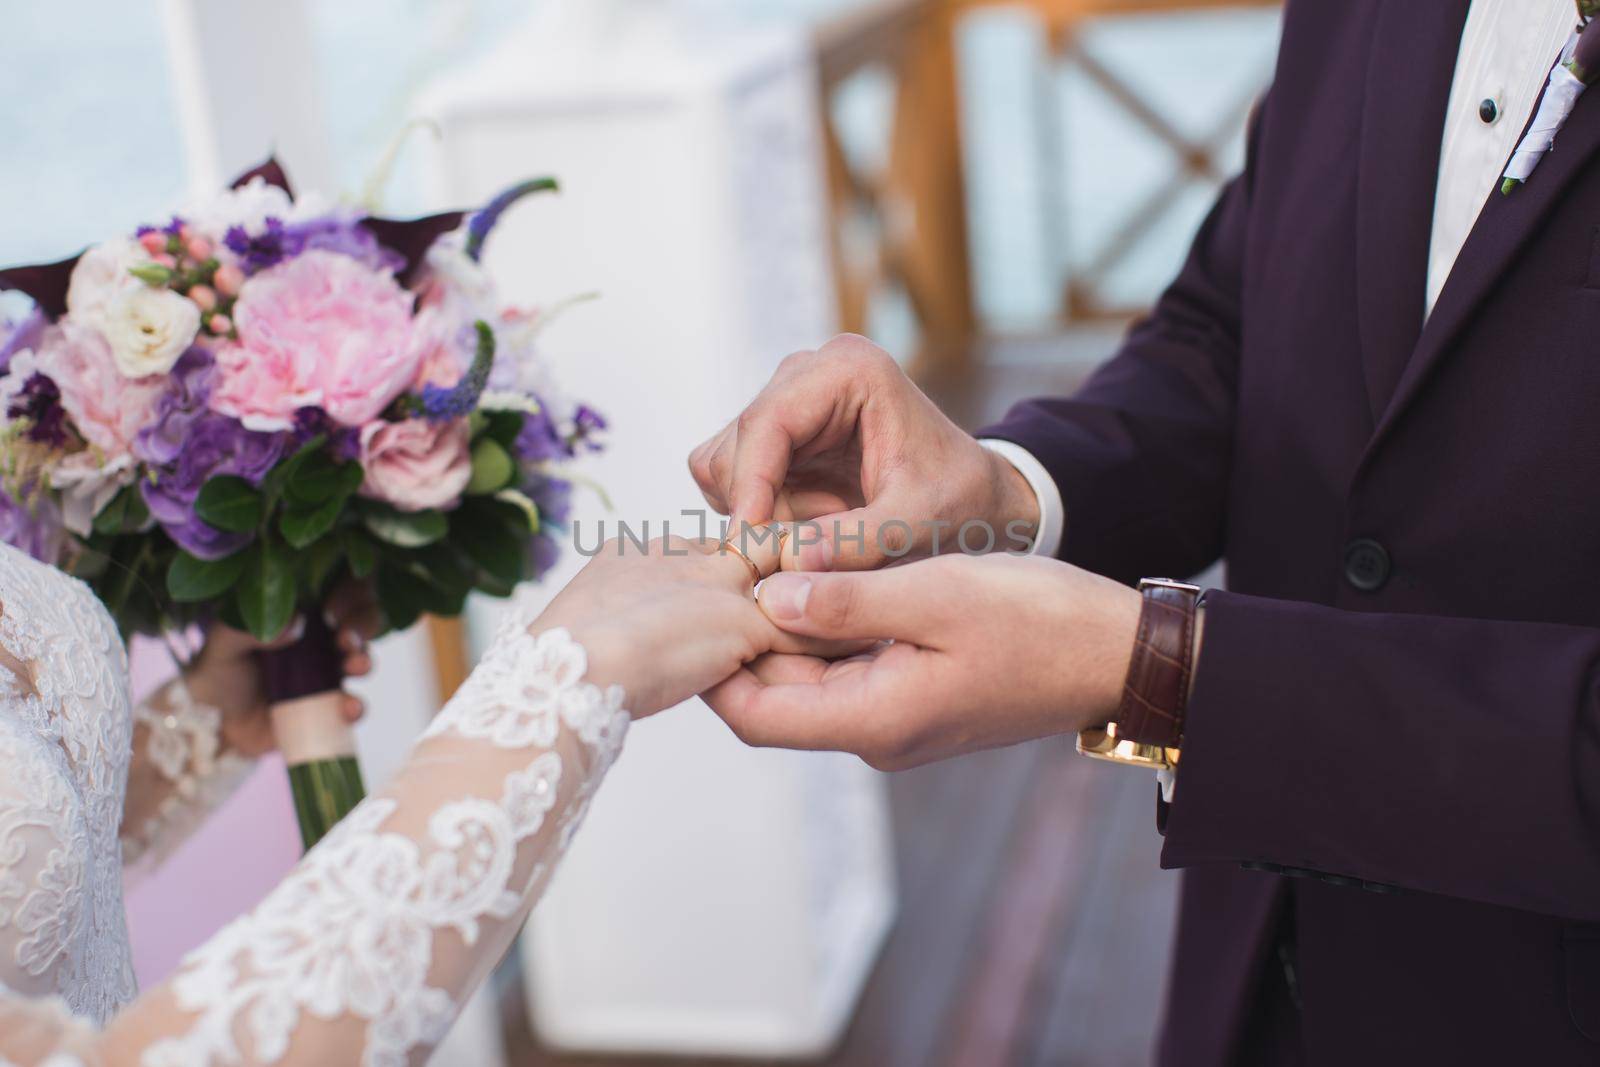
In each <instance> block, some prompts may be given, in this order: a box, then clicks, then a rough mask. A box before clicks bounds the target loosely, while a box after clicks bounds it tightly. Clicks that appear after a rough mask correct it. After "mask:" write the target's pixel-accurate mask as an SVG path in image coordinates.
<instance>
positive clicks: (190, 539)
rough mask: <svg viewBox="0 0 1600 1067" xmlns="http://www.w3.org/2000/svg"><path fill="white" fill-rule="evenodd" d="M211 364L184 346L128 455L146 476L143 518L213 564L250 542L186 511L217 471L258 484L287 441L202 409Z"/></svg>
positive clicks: (199, 352)
mask: <svg viewBox="0 0 1600 1067" xmlns="http://www.w3.org/2000/svg"><path fill="white" fill-rule="evenodd" d="M215 373H216V365H215V362H214V361H213V359H212V356H211V353H210V352H208V351H206V350H205V349H203V348H191V349H189V351H187V352H185V353H184V354H183V356H182V357H180V358H179V360H178V362H177V364H176V365H175V366H174V367H173V369H172V385H171V388H170V389H169V390H168V391H167V392H166V393H165V394H163V395H162V396H161V398H160V400H158V401H157V403H156V419H155V421H154V422H153V423H152V424H151V425H150V426H148V427H146V428H145V429H144V430H141V431H140V432H139V436H138V437H137V438H136V439H135V441H134V447H133V450H134V454H135V455H136V456H137V457H138V458H139V459H140V460H142V461H143V462H145V463H146V464H148V465H149V466H150V467H151V469H152V473H153V474H154V477H153V478H150V479H147V480H145V481H144V482H142V483H141V485H140V489H141V491H142V492H143V494H144V500H145V503H146V504H147V505H148V506H149V508H150V514H151V515H152V516H154V517H155V520H156V521H157V522H159V523H160V524H161V525H162V527H164V528H165V529H166V531H167V534H168V536H170V537H171V538H172V539H173V540H174V541H176V542H177V543H178V545H179V546H180V547H181V548H183V549H184V550H185V551H187V552H189V553H190V554H192V555H195V556H198V557H200V558H201V559H220V558H221V557H223V556H228V555H232V554H233V553H234V552H237V551H238V550H239V549H241V548H243V547H244V546H245V545H247V544H249V543H250V540H251V535H250V534H238V533H227V532H224V531H222V530H217V529H214V528H213V527H211V526H209V525H207V524H206V523H204V522H202V521H201V520H200V518H199V517H198V516H196V515H195V513H194V502H195V498H196V497H197V496H199V495H200V487H201V486H203V485H205V483H206V482H207V481H208V480H209V479H211V478H212V477H214V476H216V475H219V474H232V475H237V476H238V477H240V478H244V479H245V480H247V481H249V482H250V483H251V484H254V485H259V484H260V483H261V480H262V479H263V478H265V477H266V476H267V472H268V471H270V470H272V468H273V467H274V466H275V465H276V464H277V462H278V460H279V459H281V458H282V457H283V454H284V452H285V450H286V449H287V448H288V447H289V444H290V442H291V441H292V439H293V437H292V435H291V434H288V433H256V432H254V431H251V430H247V429H245V428H244V426H243V425H241V424H240V423H239V421H238V420H237V419H233V418H230V417H228V416H226V415H220V414H218V413H217V412H214V411H212V410H210V409H209V408H208V407H206V401H207V400H208V399H209V398H210V396H211V385H212V379H213V377H214V376H215Z"/></svg>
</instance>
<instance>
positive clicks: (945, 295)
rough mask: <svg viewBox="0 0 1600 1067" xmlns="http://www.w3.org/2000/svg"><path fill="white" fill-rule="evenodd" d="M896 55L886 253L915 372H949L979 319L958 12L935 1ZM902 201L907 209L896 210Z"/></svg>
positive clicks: (962, 356)
mask: <svg viewBox="0 0 1600 1067" xmlns="http://www.w3.org/2000/svg"><path fill="white" fill-rule="evenodd" d="M925 7H926V9H927V10H926V12H925V14H924V15H923V17H922V18H921V19H920V20H918V22H917V24H916V26H915V28H914V29H913V30H912V35H911V40H910V41H909V47H907V48H906V49H905V50H904V51H903V52H902V53H901V56H900V69H899V91H898V102H897V106H896V108H895V125H894V133H893V141H892V144H891V148H890V157H889V159H890V162H889V175H890V177H889V181H890V189H889V196H890V209H891V213H890V215H889V217H888V219H887V220H886V222H887V224H888V225H889V226H890V227H891V230H894V229H898V228H901V227H904V229H905V231H906V232H903V233H898V232H891V234H890V241H889V248H890V249H891V252H892V254H893V256H894V258H895V260H896V262H895V267H896V268H897V273H898V274H899V275H900V276H901V277H902V278H903V279H904V281H905V286H906V290H907V292H908V294H909V295H910V297H911V301H912V304H913V306H914V307H915V308H916V310H917V315H918V318H919V319H920V320H921V323H922V329H923V334H924V335H923V344H922V351H921V352H920V353H919V358H918V363H917V364H916V365H915V367H914V369H915V370H918V371H927V372H932V373H935V374H948V373H951V372H953V371H955V370H957V369H959V368H960V367H961V366H962V365H963V364H964V363H965V362H966V360H967V358H968V355H969V353H970V352H971V350H972V342H973V339H974V336H975V334H976V332H977V314H976V311H975V309H974V307H973V301H972V273H971V260H970V256H969V253H968V248H967V212H966V182H965V180H964V177H963V167H964V161H963V159H962V155H961V99H960V93H959V90H958V88H957V80H956V53H955V19H954V6H953V4H951V3H949V2H948V0H934V2H932V3H929V4H927V5H925ZM902 204H903V205H904V210H903V211H896V210H895V208H897V207H900V206H901V205H902Z"/></svg>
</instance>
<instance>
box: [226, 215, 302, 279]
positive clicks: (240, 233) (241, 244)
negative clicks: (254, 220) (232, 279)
mask: <svg viewBox="0 0 1600 1067" xmlns="http://www.w3.org/2000/svg"><path fill="white" fill-rule="evenodd" d="M222 243H223V244H225V245H227V246H228V250H229V251H231V252H232V253H233V254H234V255H236V256H238V257H239V259H240V260H241V266H243V268H244V272H245V273H246V274H255V273H256V272H258V271H263V270H266V269H267V268H268V267H271V266H274V265H275V264H277V263H279V262H280V261H282V260H283V259H284V258H285V257H287V256H292V255H294V252H293V251H292V250H290V249H289V248H286V247H285V240H284V227H283V220H282V219H279V218H269V219H267V223H266V229H265V230H263V231H262V232H261V233H257V234H251V233H248V232H247V231H246V230H245V228H244V227H243V226H230V227H228V232H227V233H225V234H223V235H222Z"/></svg>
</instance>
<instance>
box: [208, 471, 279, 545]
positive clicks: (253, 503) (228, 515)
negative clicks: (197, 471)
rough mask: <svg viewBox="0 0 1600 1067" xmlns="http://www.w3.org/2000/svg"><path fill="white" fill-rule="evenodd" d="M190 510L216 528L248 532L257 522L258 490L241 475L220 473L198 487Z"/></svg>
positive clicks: (258, 521) (258, 511)
mask: <svg viewBox="0 0 1600 1067" xmlns="http://www.w3.org/2000/svg"><path fill="white" fill-rule="evenodd" d="M194 511H195V514H196V515H199V516H200V519H201V521H203V522H205V523H207V524H208V525H210V526H215V527H216V528H217V529H219V530H225V531H227V532H229V533H249V532H250V531H252V530H254V529H255V528H256V527H258V526H260V525H261V514H262V500H261V494H260V492H258V491H257V490H256V488H255V487H254V486H252V485H251V484H250V483H249V482H247V481H245V480H244V479H243V478H237V477H235V476H233V475H231V474H221V475H218V476H217V477H215V478H212V479H211V480H210V481H208V482H206V484H205V485H203V486H201V487H200V495H199V496H198V497H196V498H195V502H194Z"/></svg>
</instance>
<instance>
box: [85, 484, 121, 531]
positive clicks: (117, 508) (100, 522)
mask: <svg viewBox="0 0 1600 1067" xmlns="http://www.w3.org/2000/svg"><path fill="white" fill-rule="evenodd" d="M127 516H128V491H127V490H126V489H124V490H123V491H122V492H120V493H118V494H117V495H116V496H114V497H112V498H111V500H110V502H109V503H107V504H106V506H105V507H103V508H101V509H100V514H98V515H96V516H95V517H94V523H93V524H92V525H93V527H94V532H95V533H100V534H116V533H121V532H122V521H123V519H125V518H127Z"/></svg>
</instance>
